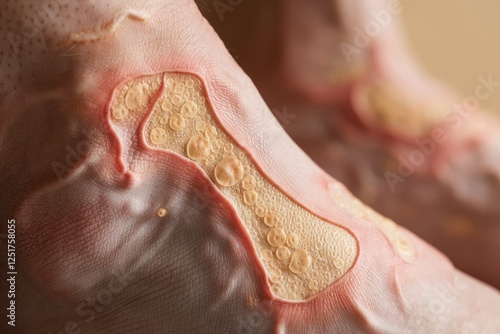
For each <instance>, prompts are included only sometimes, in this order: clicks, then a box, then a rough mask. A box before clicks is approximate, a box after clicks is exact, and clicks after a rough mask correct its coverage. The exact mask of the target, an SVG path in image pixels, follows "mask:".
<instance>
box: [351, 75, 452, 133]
mask: <svg viewBox="0 0 500 334" xmlns="http://www.w3.org/2000/svg"><path fill="white" fill-rule="evenodd" d="M360 98H361V99H362V101H361V103H362V104H363V105H364V107H363V108H361V110H360V111H361V112H364V113H366V115H364V116H365V117H368V118H372V121H375V122H376V123H377V124H378V125H379V126H381V127H385V128H387V129H388V130H389V131H390V132H391V133H395V134H400V135H401V136H404V137H411V138H420V137H422V136H425V135H428V134H429V133H430V132H431V131H432V130H434V129H435V128H436V127H437V126H438V125H439V124H440V123H441V122H443V119H444V117H445V116H446V112H447V111H448V109H449V107H450V106H451V105H452V104H451V103H450V101H443V100H442V101H437V100H434V101H428V100H422V99H419V98H417V97H410V96H409V95H408V93H405V92H403V91H401V90H400V89H398V88H397V87H395V86H394V85H391V84H388V83H377V84H373V85H371V86H368V87H366V88H364V89H363V93H362V94H360ZM402 124H404V125H405V126H404V127H402V126H401V125H402Z"/></svg>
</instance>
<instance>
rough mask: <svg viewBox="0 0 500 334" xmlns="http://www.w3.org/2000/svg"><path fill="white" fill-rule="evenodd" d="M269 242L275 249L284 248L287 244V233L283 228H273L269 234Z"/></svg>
mask: <svg viewBox="0 0 500 334" xmlns="http://www.w3.org/2000/svg"><path fill="white" fill-rule="evenodd" d="M267 242H268V243H269V244H270V245H271V246H273V247H279V246H283V245H284V244H285V242H286V232H285V231H284V230H283V229H281V228H272V229H271V230H270V231H269V233H268V234H267Z"/></svg>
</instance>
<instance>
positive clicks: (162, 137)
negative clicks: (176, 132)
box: [149, 128, 167, 145]
mask: <svg viewBox="0 0 500 334" xmlns="http://www.w3.org/2000/svg"><path fill="white" fill-rule="evenodd" d="M149 139H150V140H151V142H152V143H153V144H155V145H160V144H163V143H164V142H165V141H166V140H167V133H166V132H165V130H164V129H162V128H154V129H153V130H151V133H150V134H149Z"/></svg>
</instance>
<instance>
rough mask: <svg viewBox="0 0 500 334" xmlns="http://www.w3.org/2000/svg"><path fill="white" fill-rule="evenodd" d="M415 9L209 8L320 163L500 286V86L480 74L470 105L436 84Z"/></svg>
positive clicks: (371, 4)
mask: <svg viewBox="0 0 500 334" xmlns="http://www.w3.org/2000/svg"><path fill="white" fill-rule="evenodd" d="M398 3H399V4H398ZM406 6H408V8H406ZM409 7H410V4H409V3H407V2H404V1H400V2H394V1H392V2H391V1H385V0H378V1H365V0H359V1H349V0H345V1H344V0H336V1H326V0H315V1H312V2H308V3H307V4H306V3H303V2H301V1H299V0H297V1H279V0H277V1H268V2H266V1H254V2H248V3H242V4H241V5H239V6H233V7H231V10H229V9H227V8H225V7H224V8H218V7H217V8H215V7H214V8H212V7H210V8H209V9H210V11H208V10H206V9H204V7H203V6H201V4H200V8H201V9H202V11H203V13H204V14H205V15H206V16H207V18H209V20H210V22H211V23H212V24H213V26H214V27H215V29H216V31H217V32H218V33H219V35H220V36H221V37H222V39H223V40H224V42H225V43H226V46H227V47H228V49H229V50H232V53H233V55H234V57H235V58H236V60H237V61H238V63H239V64H240V65H241V66H242V67H243V69H244V70H245V71H246V72H247V73H248V74H249V75H250V77H251V78H252V80H253V81H254V82H255V84H256V86H257V87H258V88H259V91H260V92H261V93H262V95H263V97H264V98H265V100H266V102H267V103H268V105H270V106H271V107H272V108H271V109H272V111H273V112H274V113H275V115H276V116H277V118H278V119H279V120H280V122H281V124H282V125H283V126H284V128H285V130H286V131H287V133H288V134H289V135H290V136H291V137H292V138H293V140H294V141H295V142H296V143H297V144H298V145H299V146H300V147H301V148H302V149H303V150H304V151H305V152H306V153H307V154H308V155H309V156H310V157H311V158H312V159H313V160H314V161H315V162H316V163H318V164H319V165H320V166H321V167H322V168H323V169H324V170H325V171H327V172H328V173H329V174H330V175H332V176H333V177H335V178H336V179H338V180H339V181H341V182H342V183H344V184H345V185H346V186H347V187H348V189H349V190H350V191H352V192H353V193H354V195H356V196H357V197H359V198H360V199H361V200H362V201H363V202H364V203H366V204H367V205H369V206H371V207H373V208H374V209H375V210H377V211H378V212H380V213H382V214H383V215H386V216H387V217H389V218H391V219H393V220H395V221H396V222H398V223H399V224H401V225H402V226H404V227H406V228H408V229H409V230H411V231H412V232H414V233H416V234H417V235H419V236H420V237H422V238H423V239H424V240H426V241H427V242H429V243H431V244H432V245H434V246H436V247H437V248H438V249H440V250H441V251H443V252H444V253H445V254H446V255H447V256H448V257H450V259H451V260H452V261H453V263H454V264H455V265H456V266H457V267H458V268H460V269H461V270H464V271H465V272H467V273H469V274H471V275H473V276H475V277H477V278H479V279H481V280H483V281H485V282H487V283H489V284H492V285H493V286H495V287H496V288H500V267H499V266H496V265H494V263H498V261H499V254H500V242H499V240H500V224H499V220H500V207H499V206H498V205H497V202H498V201H497V199H498V196H499V195H500V167H499V166H500V164H499V163H498V161H499V159H500V136H499V133H500V131H499V130H500V122H499V119H498V116H496V117H495V116H494V115H490V114H489V113H487V112H484V111H482V110H480V103H481V101H483V100H485V99H487V98H488V97H489V96H491V95H492V94H498V88H499V87H500V81H499V80H498V78H494V77H492V76H491V75H489V74H488V73H478V78H477V86H476V87H475V89H474V91H471V92H470V94H469V95H468V96H463V97H460V96H458V94H456V93H455V92H453V91H451V90H450V89H448V88H447V87H446V86H444V85H443V84H441V83H439V82H437V81H436V80H435V79H433V78H431V77H429V76H428V75H427V74H426V73H425V71H423V70H422V69H421V68H420V67H419V66H418V64H417V62H416V61H415V60H414V59H413V57H412V55H411V53H410V52H409V51H408V47H407V46H406V43H405V39H404V37H403V36H402V33H401V32H402V27H401V25H400V22H399V16H400V15H401V12H402V11H403V10H411V9H410V8H409ZM221 18H222V20H221ZM239 36H245V38H244V39H240V38H239ZM263 49H266V50H267V52H261V50H263Z"/></svg>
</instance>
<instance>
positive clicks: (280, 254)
mask: <svg viewBox="0 0 500 334" xmlns="http://www.w3.org/2000/svg"><path fill="white" fill-rule="evenodd" d="M291 254H292V252H291V251H290V249H289V248H288V247H285V246H280V247H278V249H277V250H276V257H277V258H278V259H280V260H286V259H288V258H289V257H290V255H291Z"/></svg>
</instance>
